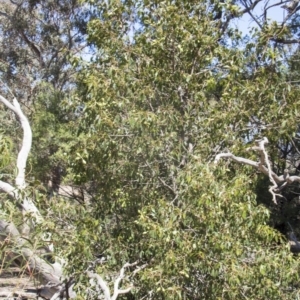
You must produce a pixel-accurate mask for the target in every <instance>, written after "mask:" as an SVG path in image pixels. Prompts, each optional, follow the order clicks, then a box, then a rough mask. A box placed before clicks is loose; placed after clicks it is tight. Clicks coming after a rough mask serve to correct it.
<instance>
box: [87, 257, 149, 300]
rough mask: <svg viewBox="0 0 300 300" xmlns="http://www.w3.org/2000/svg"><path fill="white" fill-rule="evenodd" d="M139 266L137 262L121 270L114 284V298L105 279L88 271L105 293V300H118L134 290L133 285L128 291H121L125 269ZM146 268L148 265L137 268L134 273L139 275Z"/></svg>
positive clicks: (127, 264)
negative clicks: (120, 296)
mask: <svg viewBox="0 0 300 300" xmlns="http://www.w3.org/2000/svg"><path fill="white" fill-rule="evenodd" d="M137 264H138V262H137V261H136V262H134V263H132V264H130V263H126V264H125V265H124V266H123V267H122V268H121V270H120V274H119V276H118V278H117V279H116V280H115V282H114V293H113V295H112V296H110V290H109V287H108V284H107V283H106V281H104V280H103V278H102V277H101V276H100V275H99V274H96V273H93V272H91V271H87V275H88V276H89V278H91V279H96V281H97V284H98V286H99V287H100V288H101V290H102V291H103V293H104V299H105V300H116V299H117V298H118V296H119V295H121V294H126V293H128V292H130V290H131V289H132V288H133V286H132V285H131V286H129V287H128V288H126V289H119V286H120V284H121V282H122V280H123V279H124V278H125V269H126V268H130V267H135V266H136V265H137ZM145 267H146V265H143V266H141V267H139V268H138V267H137V268H136V270H135V271H134V272H133V273H134V274H135V273H137V272H138V271H140V270H142V269H143V268H145Z"/></svg>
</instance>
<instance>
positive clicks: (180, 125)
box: [68, 1, 299, 299]
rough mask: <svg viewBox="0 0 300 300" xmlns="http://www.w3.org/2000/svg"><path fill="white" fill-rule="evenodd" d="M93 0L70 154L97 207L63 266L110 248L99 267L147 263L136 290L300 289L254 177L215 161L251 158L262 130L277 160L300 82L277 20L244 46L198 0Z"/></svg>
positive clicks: (285, 292)
mask: <svg viewBox="0 0 300 300" xmlns="http://www.w3.org/2000/svg"><path fill="white" fill-rule="evenodd" d="M97 9H98V11H99V18H98V19H94V20H93V21H91V22H90V23H89V27H88V33H89V41H90V43H91V44H93V45H94V46H95V47H96V49H97V51H98V52H97V56H96V57H95V58H93V60H92V61H91V62H90V63H89V64H86V63H85V64H82V71H81V72H80V74H79V76H78V81H79V82H78V96H77V98H78V99H80V100H79V102H78V105H82V103H84V114H83V115H82V116H81V117H80V118H79V119H78V128H76V132H77V137H78V138H77V140H76V142H75V143H74V144H73V146H72V147H71V152H70V156H69V159H70V169H69V170H70V172H71V173H72V174H74V178H75V180H76V183H77V184H87V183H89V184H91V186H92V187H93V188H92V189H91V190H92V193H93V197H92V199H91V203H90V205H91V206H92V210H91V211H90V212H89V213H88V214H87V215H86V214H85V213H83V214H82V215H80V217H79V219H80V221H78V224H76V226H77V227H76V228H77V229H76V234H77V236H76V238H74V240H72V246H71V245H70V247H69V252H68V257H69V258H70V260H71V259H73V258H74V257H76V258H78V259H76V260H75V261H76V262H75V263H72V266H71V267H70V269H69V270H68V272H69V273H73V274H77V273H76V272H78V270H79V272H81V271H82V270H84V269H86V268H87V265H85V264H84V262H86V258H88V259H90V258H92V257H96V256H104V257H105V258H107V261H106V263H105V264H103V265H101V266H99V268H98V272H99V273H100V274H104V275H105V274H106V276H108V277H109V278H110V279H111V277H110V275H109V274H112V273H114V272H116V271H118V270H119V269H120V267H121V266H122V265H123V264H124V263H125V262H126V261H136V260H139V261H140V263H141V264H142V263H147V267H146V268H145V269H144V270H143V271H141V272H140V273H138V275H137V276H136V277H135V278H134V279H132V280H133V282H134V284H135V287H136V288H135V290H134V291H133V292H132V297H133V298H135V299H141V298H143V297H144V298H147V299H151V297H154V298H155V299H200V298H203V299H204V298H205V299H239V298H243V297H246V298H249V299H266V298H268V299H294V298H295V297H298V296H299V295H298V289H297V280H298V275H297V271H296V270H297V268H298V262H297V259H295V258H294V257H293V256H292V255H291V254H290V253H289V250H288V249H287V247H286V245H285V240H284V238H283V237H282V236H281V234H280V233H278V232H277V231H275V230H274V229H273V228H271V227H270V224H271V223H272V222H271V219H270V218H271V217H272V215H271V213H272V211H270V210H269V209H268V208H267V207H266V206H263V205H262V204H258V203H262V202H263V201H262V198H261V196H260V194H256V192H257V191H258V189H257V185H258V183H259V182H260V178H261V177H257V175H256V174H254V170H251V169H250V168H246V167H243V166H238V165H233V164H230V165H229V163H226V164H220V165H218V166H214V165H213V164H212V161H213V159H214V156H215V155H216V153H217V151H219V149H225V148H226V147H227V148H230V150H231V151H232V152H234V153H235V154H236V155H239V156H245V157H248V158H252V159H254V160H256V157H255V153H249V152H248V151H246V148H247V147H248V145H247V144H250V143H251V142H252V141H253V140H254V139H255V138H257V137H261V136H262V135H264V136H267V137H268V138H269V140H270V141H271V144H270V148H269V149H268V150H269V151H270V156H271V157H272V161H273V162H274V164H275V163H277V162H278V161H279V160H280V158H279V156H278V151H277V150H276V145H277V143H278V142H279V141H281V140H284V139H286V138H287V137H288V136H290V135H292V134H293V133H294V132H295V131H296V130H297V123H296V121H295V120H297V117H298V116H297V113H298V112H297V109H296V107H297V106H298V105H299V99H298V97H297V95H298V92H299V91H298V88H297V87H295V86H291V85H290V84H288V83H287V82H286V81H285V78H286V77H285V76H286V75H285V73H284V72H282V69H283V67H284V66H283V65H282V64H280V63H279V62H278V61H279V60H280V57H279V56H280V55H281V53H279V52H278V51H276V50H274V49H273V48H272V47H270V46H269V45H268V39H267V38H266V37H267V35H268V34H269V33H268V32H269V31H272V32H274V30H275V31H276V30H277V28H276V26H275V27H274V26H273V25H272V26H271V25H270V27H268V29H265V30H263V31H261V32H256V33H255V35H254V36H253V40H252V44H251V43H246V44H244V41H243V40H242V39H241V35H240V33H239V32H238V31H235V30H232V29H230V30H229V31H226V32H223V33H222V31H221V28H220V27H218V21H214V20H213V19H212V16H211V15H210V14H207V4H206V3H205V2H200V3H199V1H197V2H196V1H160V2H155V3H154V2H149V1H138V2H131V1H122V2H121V1H115V2H103V3H101V4H99V3H98V4H97ZM224 9H228V12H229V13H233V12H236V13H238V12H237V10H236V7H232V6H228V7H227V6H226V7H224ZM133 23H135V24H139V28H138V29H137V30H136V31H134V30H133V32H131V31H130V30H131V29H130V28H131V27H130V25H131V26H133V25H132V24H133ZM268 30H269V31H268ZM282 34H284V33H282ZM230 42H232V43H233V44H235V45H238V47H230V46H228V44H229V43H230ZM259 55H260V57H258V56H259ZM262 125H264V126H262ZM262 127H263V129H262ZM262 188H264V189H265V190H267V189H268V183H265V184H264V185H263V187H262ZM263 203H265V204H266V202H263ZM268 207H269V206H268ZM87 235H88V236H89V238H87ZM81 253H84V259H81V257H80V255H81ZM72 261H73V260H72ZM85 284H86V283H85V281H84V279H83V278H82V279H81V280H79V282H78V283H77V287H78V289H79V290H80V291H81V293H83V294H84V292H83V286H85Z"/></svg>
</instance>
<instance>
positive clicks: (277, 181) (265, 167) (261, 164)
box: [214, 138, 300, 204]
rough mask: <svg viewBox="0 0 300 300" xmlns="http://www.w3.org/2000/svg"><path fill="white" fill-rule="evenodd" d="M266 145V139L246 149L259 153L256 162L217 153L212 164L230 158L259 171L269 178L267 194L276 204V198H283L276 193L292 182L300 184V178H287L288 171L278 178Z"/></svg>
mask: <svg viewBox="0 0 300 300" xmlns="http://www.w3.org/2000/svg"><path fill="white" fill-rule="evenodd" d="M267 143H268V139H267V138H263V139H261V140H258V141H256V145H255V146H254V147H251V148H249V149H248V150H255V151H258V152H259V153H260V160H259V161H258V162H255V161H253V160H250V159H247V158H243V157H237V156H235V155H233V154H232V153H219V154H218V155H216V158H215V161H214V162H215V163H218V162H219V160H220V159H221V158H231V159H232V160H234V161H236V162H238V163H240V164H245V165H249V166H251V167H254V168H256V169H258V170H259V171H261V172H262V173H264V174H265V175H267V176H268V177H269V179H270V181H271V183H272V186H271V187H270V188H269V192H270V193H271V194H272V196H273V201H274V203H275V204H277V200H276V197H283V196H282V195H280V194H278V192H280V191H281V190H283V189H284V188H285V187H286V186H287V185H289V184H291V183H293V182H300V177H299V176H289V173H288V170H285V172H284V174H283V175H280V176H278V175H277V174H275V173H274V172H273V171H272V169H271V164H270V160H269V157H268V154H267V152H266V150H265V144H267Z"/></svg>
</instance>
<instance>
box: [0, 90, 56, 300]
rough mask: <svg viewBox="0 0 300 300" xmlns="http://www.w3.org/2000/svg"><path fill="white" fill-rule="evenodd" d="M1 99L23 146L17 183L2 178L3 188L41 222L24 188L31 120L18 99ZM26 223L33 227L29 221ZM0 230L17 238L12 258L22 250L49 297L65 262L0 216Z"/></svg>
mask: <svg viewBox="0 0 300 300" xmlns="http://www.w3.org/2000/svg"><path fill="white" fill-rule="evenodd" d="M0 102H2V103H3V104H4V105H5V106H6V107H7V108H9V109H10V110H11V111H13V112H14V113H15V115H16V117H17V118H18V120H19V121H20V123H21V126H22V129H23V140H22V145H21V150H20V152H19V154H18V158H17V176H16V179H15V186H12V185H11V184H9V183H6V182H4V181H0V190H2V191H3V192H5V193H7V194H8V195H9V196H10V197H11V198H12V199H14V200H15V201H17V200H22V211H23V214H24V215H28V214H30V216H31V217H33V218H34V220H35V222H36V223H42V222H43V217H42V215H41V214H40V212H39V210H38V208H37V207H36V205H35V204H34V203H33V201H32V199H30V198H28V197H26V193H25V191H24V189H25V187H26V181H25V171H26V163H27V159H28V155H29V153H30V150H31V143H32V132H31V127H30V124H29V121H28V119H27V118H26V116H25V115H24V113H23V112H22V109H21V107H20V104H19V103H18V101H17V100H16V99H14V100H13V103H11V102H9V101H8V100H7V99H6V98H4V97H3V96H1V95H0ZM27 226H28V227H30V225H28V224H27ZM0 232H1V239H2V240H4V239H9V240H12V241H13V242H14V246H15V247H16V248H18V249H19V250H18V253H15V254H14V253H11V256H12V257H11V258H18V260H20V254H21V257H22V258H23V259H24V260H25V261H26V265H27V266H28V268H30V271H31V272H32V273H33V274H34V275H35V276H36V277H37V278H38V279H39V281H40V282H41V283H43V284H44V285H45V288H44V289H42V292H41V293H42V296H43V297H45V298H47V299H50V298H51V297H52V296H53V294H55V293H56V292H57V291H58V290H59V289H60V287H61V285H62V282H61V280H62V266H61V265H60V264H59V263H55V264H49V263H48V262H46V261H45V260H44V259H42V258H40V257H39V256H38V255H37V254H35V253H34V252H33V251H32V250H31V249H30V247H29V246H28V245H27V244H26V239H24V238H23V237H22V235H21V234H20V232H19V230H18V229H17V228H16V226H15V225H14V224H13V223H11V222H6V221H5V220H0Z"/></svg>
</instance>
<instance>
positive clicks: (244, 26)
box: [236, 1, 287, 35]
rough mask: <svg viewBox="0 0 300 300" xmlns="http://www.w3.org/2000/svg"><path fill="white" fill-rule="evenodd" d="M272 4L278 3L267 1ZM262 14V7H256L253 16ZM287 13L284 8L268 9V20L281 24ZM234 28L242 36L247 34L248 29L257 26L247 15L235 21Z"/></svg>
mask: <svg viewBox="0 0 300 300" xmlns="http://www.w3.org/2000/svg"><path fill="white" fill-rule="evenodd" d="M272 2H273V3H278V1H276V2H275V1H269V5H272ZM262 13H263V5H257V7H256V8H255V11H254V14H255V15H256V16H258V15H262ZM286 15H287V12H286V10H285V9H284V8H281V7H280V6H275V7H273V8H270V9H269V11H268V18H269V19H271V20H274V21H277V22H279V23H282V21H283V20H284V18H285V17H286ZM236 26H237V27H238V29H239V30H241V31H242V32H243V34H245V35H246V34H247V33H249V27H250V28H251V27H257V24H256V23H255V22H254V21H253V19H252V18H251V16H250V15H249V14H244V16H243V17H242V18H241V19H239V20H237V21H236Z"/></svg>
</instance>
